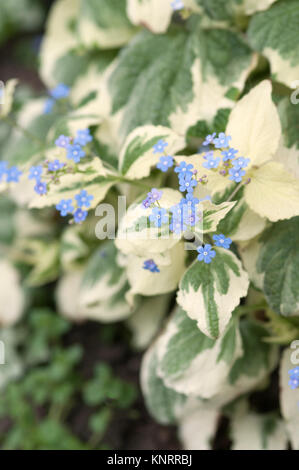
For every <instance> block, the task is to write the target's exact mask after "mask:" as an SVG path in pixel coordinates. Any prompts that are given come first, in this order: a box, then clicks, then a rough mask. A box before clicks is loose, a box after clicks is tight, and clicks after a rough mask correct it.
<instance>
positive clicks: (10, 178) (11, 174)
mask: <svg viewBox="0 0 299 470" xmlns="http://www.w3.org/2000/svg"><path fill="white" fill-rule="evenodd" d="M21 174H22V172H21V171H20V170H19V169H18V167H17V166H12V167H10V168H9V169H8V170H7V171H6V181H7V183H18V182H19V179H20V176H21Z"/></svg>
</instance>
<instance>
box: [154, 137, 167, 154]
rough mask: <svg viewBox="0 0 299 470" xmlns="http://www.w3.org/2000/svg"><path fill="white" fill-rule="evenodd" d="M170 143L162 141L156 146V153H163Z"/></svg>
mask: <svg viewBox="0 0 299 470" xmlns="http://www.w3.org/2000/svg"><path fill="white" fill-rule="evenodd" d="M167 145H168V143H167V142H165V140H163V139H161V140H159V142H157V143H156V145H154V147H153V149H154V153H163V152H164V150H165V148H166V147H167Z"/></svg>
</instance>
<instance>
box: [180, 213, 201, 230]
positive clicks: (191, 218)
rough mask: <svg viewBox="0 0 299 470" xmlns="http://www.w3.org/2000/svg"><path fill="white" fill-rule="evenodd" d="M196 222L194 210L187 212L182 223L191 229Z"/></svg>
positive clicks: (196, 216) (197, 219)
mask: <svg viewBox="0 0 299 470" xmlns="http://www.w3.org/2000/svg"><path fill="white" fill-rule="evenodd" d="M198 221H199V217H198V215H197V214H196V212H195V211H194V210H193V211H191V212H189V214H186V217H185V218H184V222H185V223H186V224H187V225H190V226H191V227H194V225H196V224H197V222H198Z"/></svg>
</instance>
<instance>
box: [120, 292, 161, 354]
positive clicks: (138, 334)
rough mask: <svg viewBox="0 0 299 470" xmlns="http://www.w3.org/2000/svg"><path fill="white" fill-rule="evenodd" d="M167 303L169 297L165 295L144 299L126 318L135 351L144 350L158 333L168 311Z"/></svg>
mask: <svg viewBox="0 0 299 470" xmlns="http://www.w3.org/2000/svg"><path fill="white" fill-rule="evenodd" d="M169 302H170V296H169V295H167V294H165V295H156V296H155V297H149V298H144V299H142V301H141V304H140V305H138V307H137V309H136V311H135V312H134V313H133V314H132V315H131V316H130V317H129V318H128V320H127V325H128V327H129V328H130V330H131V332H132V344H133V347H134V348H135V349H137V350H143V349H145V348H146V347H147V346H148V345H149V344H150V342H151V341H152V339H153V338H154V336H155V335H156V334H157V333H158V331H159V329H160V328H161V325H162V321H163V319H164V317H165V316H166V313H167V311H168V310H167V308H168V305H169Z"/></svg>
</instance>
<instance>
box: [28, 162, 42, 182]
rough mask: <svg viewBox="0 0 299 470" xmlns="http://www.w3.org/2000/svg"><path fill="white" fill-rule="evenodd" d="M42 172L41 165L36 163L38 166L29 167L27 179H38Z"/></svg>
mask: <svg viewBox="0 0 299 470" xmlns="http://www.w3.org/2000/svg"><path fill="white" fill-rule="evenodd" d="M42 172H43V167H42V165H38V166H32V167H31V168H30V169H29V176H28V179H30V180H33V179H35V180H39V179H40V177H41V175H42Z"/></svg>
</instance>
